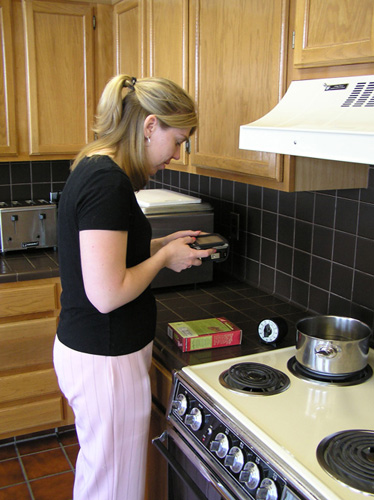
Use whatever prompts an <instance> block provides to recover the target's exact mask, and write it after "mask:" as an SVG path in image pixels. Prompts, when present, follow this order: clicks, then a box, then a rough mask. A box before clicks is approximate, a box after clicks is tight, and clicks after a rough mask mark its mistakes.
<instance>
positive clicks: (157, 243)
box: [151, 229, 202, 255]
mask: <svg viewBox="0 0 374 500" xmlns="http://www.w3.org/2000/svg"><path fill="white" fill-rule="evenodd" d="M201 232H202V231H192V230H190V229H186V230H183V231H176V232H175V233H171V234H168V235H167V236H164V237H162V238H155V239H153V240H152V241H151V255H154V254H155V253H156V252H157V251H158V250H160V248H162V247H164V246H165V245H167V244H168V243H170V242H171V241H173V240H177V239H178V238H184V237H185V236H192V237H193V238H197V237H198V236H199V234H201Z"/></svg>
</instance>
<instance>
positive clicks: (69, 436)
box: [58, 430, 78, 446]
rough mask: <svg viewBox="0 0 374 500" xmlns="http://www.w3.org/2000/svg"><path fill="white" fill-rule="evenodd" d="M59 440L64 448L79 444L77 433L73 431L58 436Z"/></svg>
mask: <svg viewBox="0 0 374 500" xmlns="http://www.w3.org/2000/svg"><path fill="white" fill-rule="evenodd" d="M58 438H59V440H60V442H61V443H62V444H63V445H64V446H68V445H69V444H77V443H78V437H77V433H76V432H75V430H71V431H68V432H62V433H61V434H59V435H58Z"/></svg>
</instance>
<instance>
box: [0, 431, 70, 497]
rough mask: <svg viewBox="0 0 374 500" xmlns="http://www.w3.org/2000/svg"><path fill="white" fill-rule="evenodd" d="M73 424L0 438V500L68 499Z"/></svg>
mask: <svg viewBox="0 0 374 500" xmlns="http://www.w3.org/2000/svg"><path fill="white" fill-rule="evenodd" d="M78 451H79V445H78V440H77V436H76V433H75V429H74V427H69V428H64V429H63V430H57V429H56V430H54V431H50V432H49V433H40V434H37V435H31V436H28V437H19V438H15V439H12V440H4V441H0V500H51V499H53V500H71V498H72V491H73V482H74V467H75V462H76V458H77V454H78Z"/></svg>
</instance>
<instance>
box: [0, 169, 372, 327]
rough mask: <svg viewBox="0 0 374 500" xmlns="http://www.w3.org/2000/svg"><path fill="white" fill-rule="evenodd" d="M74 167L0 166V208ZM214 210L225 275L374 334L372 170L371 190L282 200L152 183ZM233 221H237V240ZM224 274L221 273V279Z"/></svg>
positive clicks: (51, 187) (230, 188)
mask: <svg viewBox="0 0 374 500" xmlns="http://www.w3.org/2000/svg"><path fill="white" fill-rule="evenodd" d="M69 166H70V161H68V160H61V161H35V162H9V163H7V162H6V163H0V201H1V200H4V199H25V198H34V199H37V198H49V193H50V191H58V190H61V189H62V188H63V186H64V183H65V181H66V179H67V177H68V174H69ZM149 187H151V188H165V189H172V190H174V191H180V192H182V193H185V194H189V195H192V196H198V197H199V198H202V199H203V200H204V201H207V202H209V203H210V204H211V205H212V206H213V207H214V213H215V231H217V232H219V233H221V234H222V235H224V236H226V237H227V238H228V239H229V240H230V243H231V253H230V257H229V259H228V260H227V261H226V262H224V263H222V264H217V267H216V268H215V269H216V272H217V276H218V275H221V274H226V275H229V276H232V277H234V278H236V279H239V280H241V281H245V282H247V283H249V284H251V285H252V286H255V287H257V288H260V289H262V290H264V291H266V292H270V293H273V294H274V295H276V296H278V297H280V298H282V299H283V300H286V301H289V302H290V303H292V304H295V305H297V306H299V307H301V308H303V309H305V310H306V311H311V312H316V313H319V314H335V315H344V316H352V317H355V318H358V319H361V320H362V321H365V322H366V323H368V324H369V325H370V326H372V327H373V326H374V167H370V170H369V188H368V189H352V190H340V191H318V192H300V193H283V192H280V191H275V190H272V189H266V188H260V187H257V186H251V185H246V184H241V183H237V182H231V181H226V180H220V179H215V178H209V177H204V176H198V175H192V174H186V173H183V172H174V171H171V170H164V171H162V172H159V173H158V174H157V176H156V177H155V178H154V179H152V181H150V183H149ZM231 213H235V214H239V221H240V223H239V240H238V241H234V240H233V239H232V237H231V236H232V227H231V221H232V216H231ZM221 271H222V273H221Z"/></svg>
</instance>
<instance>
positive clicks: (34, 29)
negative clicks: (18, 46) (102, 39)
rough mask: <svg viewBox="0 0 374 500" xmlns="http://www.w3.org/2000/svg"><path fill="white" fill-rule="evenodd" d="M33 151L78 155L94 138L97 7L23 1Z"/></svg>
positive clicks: (27, 87)
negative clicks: (94, 39) (94, 46)
mask: <svg viewBox="0 0 374 500" xmlns="http://www.w3.org/2000/svg"><path fill="white" fill-rule="evenodd" d="M23 13H24V25H25V46H26V75H27V82H26V90H27V112H28V122H29V153H30V155H43V154H54V155H57V154H75V153H77V152H78V151H79V150H80V149H81V148H82V147H83V146H84V145H85V144H87V142H89V141H90V140H92V139H93V134H92V132H91V129H92V124H93V116H94V108H95V104H94V58H93V7H92V6H91V5H90V4H87V3H81V4H80V3H67V2H49V1H36V0H23Z"/></svg>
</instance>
